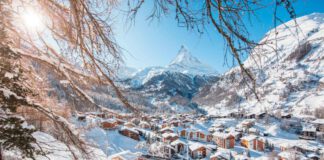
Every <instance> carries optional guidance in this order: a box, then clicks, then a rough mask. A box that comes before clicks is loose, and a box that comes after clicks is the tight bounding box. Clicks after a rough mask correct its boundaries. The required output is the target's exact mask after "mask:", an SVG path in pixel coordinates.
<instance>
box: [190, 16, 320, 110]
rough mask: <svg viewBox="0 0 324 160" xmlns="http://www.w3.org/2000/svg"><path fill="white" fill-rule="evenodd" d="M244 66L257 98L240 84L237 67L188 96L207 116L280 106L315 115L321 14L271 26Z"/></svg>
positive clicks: (317, 95)
mask: <svg viewBox="0 0 324 160" xmlns="http://www.w3.org/2000/svg"><path fill="white" fill-rule="evenodd" d="M264 42H266V43H267V45H264V46H259V47H257V48H255V49H254V51H253V52H252V53H251V54H250V56H249V58H248V59H247V60H246V61H245V62H244V66H245V67H246V68H248V69H249V70H251V71H252V72H253V73H254V75H255V78H256V83H257V88H256V91H257V93H258V95H259V96H260V101H258V100H257V99H256V97H255V96H254V94H252V93H251V90H250V89H249V88H248V87H247V86H246V85H244V84H245V82H244V80H243V79H242V76H241V71H240V68H238V67H236V68H233V69H231V70H230V71H228V72H227V73H225V74H223V75H222V76H221V77H220V80H219V81H217V82H216V83H214V84H213V85H212V86H211V87H209V86H208V87H204V88H203V89H201V90H200V91H199V92H198V93H197V94H196V95H195V96H194V98H193V102H195V103H197V104H198V105H199V106H202V108H204V109H205V110H207V111H208V113H209V114H214V115H217V114H223V115H224V114H226V113H228V112H233V111H238V110H239V109H244V110H245V111H246V112H258V111H273V112H275V111H277V110H281V111H282V110H284V111H289V112H291V113H293V114H294V115H296V116H297V115H299V116H314V115H315V112H316V110H317V109H319V108H323V107H324V78H323V77H324V14H321V13H314V14H311V15H307V16H303V17H300V18H297V19H296V21H294V20H291V21H289V22H287V23H285V24H282V25H280V26H278V27H277V29H276V30H274V29H273V30H270V31H269V32H268V33H267V34H266V35H265V37H264V39H262V40H261V43H264Z"/></svg>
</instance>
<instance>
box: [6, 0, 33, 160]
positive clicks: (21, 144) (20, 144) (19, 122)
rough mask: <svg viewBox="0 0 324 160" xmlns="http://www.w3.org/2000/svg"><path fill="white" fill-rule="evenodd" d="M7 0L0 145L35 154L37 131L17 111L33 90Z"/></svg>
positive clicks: (26, 153) (24, 153)
mask: <svg viewBox="0 0 324 160" xmlns="http://www.w3.org/2000/svg"><path fill="white" fill-rule="evenodd" d="M6 2H7V1H6V0H4V1H1V2H0V13H1V14H0V21H1V23H0V40H1V41H0V62H1V63H0V145H1V146H0V147H1V149H3V150H10V149H16V148H18V149H19V150H20V151H21V152H22V155H23V156H26V157H29V158H33V157H34V154H35V153H36V152H37V151H36V149H35V147H34V146H33V145H32V143H35V142H36V140H35V138H34V137H33V136H32V133H33V132H34V131H35V130H34V128H33V127H28V125H27V123H26V121H25V120H24V118H22V117H20V116H18V115H17V113H16V111H17V108H18V107H23V102H22V101H17V99H24V98H25V97H26V95H27V94H28V93H30V92H31V91H30V90H29V89H28V88H27V87H25V86H24V85H23V80H24V78H23V72H22V69H21V65H20V63H19V59H20V56H19V54H18V53H17V52H16V51H15V50H14V49H13V48H12V47H11V40H10V38H9V36H8V32H7V29H6V28H7V27H8V26H10V21H9V18H10V13H9V12H7V11H6V10H5V7H4V6H5V5H6Z"/></svg>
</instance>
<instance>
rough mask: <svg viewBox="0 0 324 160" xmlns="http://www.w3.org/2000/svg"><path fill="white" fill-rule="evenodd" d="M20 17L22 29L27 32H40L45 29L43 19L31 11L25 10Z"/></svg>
mask: <svg viewBox="0 0 324 160" xmlns="http://www.w3.org/2000/svg"><path fill="white" fill-rule="evenodd" d="M20 17H21V20H22V23H23V27H25V28H26V29H27V30H30V31H40V30H42V29H43V28H44V27H45V25H44V19H43V17H42V16H41V15H40V14H39V13H37V12H35V10H33V9H29V8H28V9H25V10H24V11H23V12H21V13H20Z"/></svg>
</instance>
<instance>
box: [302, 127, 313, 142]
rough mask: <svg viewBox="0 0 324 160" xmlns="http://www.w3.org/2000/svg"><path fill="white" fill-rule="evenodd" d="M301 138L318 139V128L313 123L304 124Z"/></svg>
mask: <svg viewBox="0 0 324 160" xmlns="http://www.w3.org/2000/svg"><path fill="white" fill-rule="evenodd" d="M299 138H300V139H306V140H315V139H316V128H315V127H314V126H312V125H307V126H303V130H302V133H301V135H300V136H299Z"/></svg>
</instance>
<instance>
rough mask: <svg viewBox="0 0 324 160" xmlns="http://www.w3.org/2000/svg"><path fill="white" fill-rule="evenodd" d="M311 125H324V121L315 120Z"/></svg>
mask: <svg viewBox="0 0 324 160" xmlns="http://www.w3.org/2000/svg"><path fill="white" fill-rule="evenodd" d="M312 123H314V124H324V119H316V120H314V121H313V122H312Z"/></svg>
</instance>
